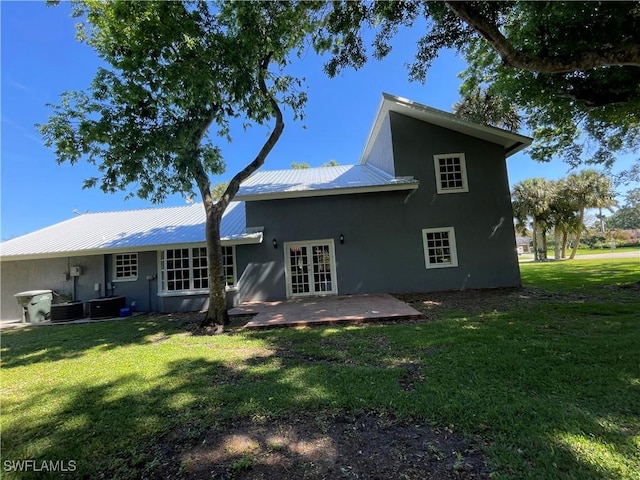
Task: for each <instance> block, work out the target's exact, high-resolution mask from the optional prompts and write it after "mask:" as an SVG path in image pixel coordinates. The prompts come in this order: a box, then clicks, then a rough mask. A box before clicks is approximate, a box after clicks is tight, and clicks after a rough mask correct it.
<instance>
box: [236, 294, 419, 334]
mask: <svg viewBox="0 0 640 480" xmlns="http://www.w3.org/2000/svg"><path fill="white" fill-rule="evenodd" d="M229 315H230V316H231V317H234V318H238V317H249V316H253V318H252V319H251V320H249V322H248V323H247V324H246V325H245V328H274V327H308V326H317V325H333V324H351V323H356V324H357V323H367V322H381V321H388V320H420V319H423V318H424V316H423V315H422V314H421V313H420V312H418V311H417V310H415V309H413V308H411V307H410V306H409V305H407V304H406V303H404V302H402V301H400V300H398V299H397V298H395V297H393V296H391V295H388V294H370V295H344V296H327V297H304V298H293V299H288V300H283V301H279V302H247V303H243V304H242V305H240V306H238V307H235V308H233V309H231V310H229Z"/></svg>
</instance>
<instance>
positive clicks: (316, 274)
mask: <svg viewBox="0 0 640 480" xmlns="http://www.w3.org/2000/svg"><path fill="white" fill-rule="evenodd" d="M311 250H312V252H313V256H312V265H313V290H314V292H315V293H321V292H330V291H331V290H332V288H331V251H330V250H329V245H314V246H312V247H311Z"/></svg>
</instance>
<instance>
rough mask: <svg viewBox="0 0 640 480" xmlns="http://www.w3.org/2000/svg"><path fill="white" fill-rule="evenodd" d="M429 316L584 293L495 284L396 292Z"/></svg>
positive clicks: (470, 312) (577, 298) (507, 307)
mask: <svg viewBox="0 0 640 480" xmlns="http://www.w3.org/2000/svg"><path fill="white" fill-rule="evenodd" d="M395 297H397V298H398V299H400V300H402V301H403V302H405V303H407V304H409V305H410V306H412V307H413V308H415V309H416V310H418V311H419V312H421V313H423V314H424V315H425V316H426V317H427V318H437V317H439V316H441V315H442V314H443V313H444V312H461V313H465V314H468V315H477V314H481V313H485V314H486V313H491V312H501V311H507V310H512V309H513V308H514V306H516V305H526V304H530V303H536V302H540V301H545V300H546V301H554V300H563V301H580V300H581V299H584V298H585V297H584V296H580V295H573V296H571V298H569V296H568V295H566V294H561V293H554V292H549V291H545V290H540V289H536V288H527V287H525V288H495V289H483V290H457V291H450V292H434V293H407V294H397V295H395Z"/></svg>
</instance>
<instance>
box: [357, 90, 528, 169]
mask: <svg viewBox="0 0 640 480" xmlns="http://www.w3.org/2000/svg"><path fill="white" fill-rule="evenodd" d="M390 111H391V112H396V113H401V114H402V115H406V116H408V117H411V118H415V119H417V120H422V121H424V122H427V123H431V124H433V125H437V126H439V127H444V128H448V129H449V130H453V131H456V132H460V133H464V134H465V135H469V136H472V137H476V138H479V139H481V140H486V141H488V142H491V143H497V144H498V145H502V146H503V147H504V154H505V157H510V156H511V155H513V154H514V153H517V152H519V151H520V150H522V149H524V148H526V147H528V146H529V145H531V142H532V141H533V139H532V138H530V137H526V136H524V135H520V134H518V133H514V132H510V131H508V130H503V129H501V128H496V127H490V126H488V125H481V124H479V123H474V122H470V121H469V120H464V119H462V118H460V117H458V116H457V115H454V114H453V113H449V112H445V111H443V110H438V109H436V108H432V107H428V106H426V105H423V104H421V103H418V102H414V101H411V100H408V99H406V98H402V97H397V96H395V95H391V94H389V93H383V94H382V101H381V102H380V106H379V107H378V113H377V114H376V117H375V120H374V121H373V125H372V127H371V131H370V132H369V137H368V138H367V143H366V144H365V147H364V151H363V153H362V157H361V158H360V164H364V163H365V162H366V161H367V158H368V156H369V153H370V152H371V148H372V147H373V143H374V141H375V139H376V137H377V136H378V132H379V131H380V127H381V126H382V124H383V122H384V119H385V118H386V117H387V115H389V112H390Z"/></svg>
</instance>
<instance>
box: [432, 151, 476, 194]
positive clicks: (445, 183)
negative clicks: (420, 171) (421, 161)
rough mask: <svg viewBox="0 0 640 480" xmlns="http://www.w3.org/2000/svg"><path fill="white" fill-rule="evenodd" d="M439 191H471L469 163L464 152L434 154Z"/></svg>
mask: <svg viewBox="0 0 640 480" xmlns="http://www.w3.org/2000/svg"><path fill="white" fill-rule="evenodd" d="M433 161H434V166H435V172H436V188H437V190H438V193H460V192H468V191H469V183H468V182H467V165H466V161H465V158H464V153H448V154H446V155H434V156H433Z"/></svg>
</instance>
